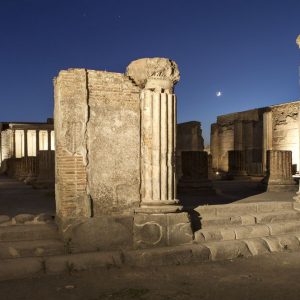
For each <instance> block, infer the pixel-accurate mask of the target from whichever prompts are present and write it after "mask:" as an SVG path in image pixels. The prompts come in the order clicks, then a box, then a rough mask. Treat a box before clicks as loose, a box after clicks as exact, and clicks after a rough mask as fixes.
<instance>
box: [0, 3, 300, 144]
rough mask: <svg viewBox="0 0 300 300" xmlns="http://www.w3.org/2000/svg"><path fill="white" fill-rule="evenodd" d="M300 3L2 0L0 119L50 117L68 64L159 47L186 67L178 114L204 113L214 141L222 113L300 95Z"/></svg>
mask: <svg viewBox="0 0 300 300" xmlns="http://www.w3.org/2000/svg"><path fill="white" fill-rule="evenodd" d="M299 12H300V1H299V0H282V1H276V0H273V1H271V0H263V1H262V0H260V1H257V0H251V1H246V0H239V1H238V0H198V1H197V0H185V1H182V0H176V1H174V0H173V1H169V0H160V1H157V0H152V1H143V0H140V1H136V0H107V1H102V0H97V1H96V0H72V1H71V0H70V1H69V0H59V1H58V0H51V1H50V0H49V1H48V0H42V1H41V0H0V38H1V40H0V62H1V64H0V65H1V72H0V103H1V110H0V120H1V121H10V120H13V121H43V120H45V119H46V118H47V117H48V116H51V115H52V112H53V85H52V79H53V77H54V76H56V75H57V73H58V72H59V70H61V69H66V68H71V67H82V68H90V69H99V70H104V69H106V70H108V71H115V72H124V71H125V68H126V66H127V65H128V64H129V62H130V61H132V60H134V59H137V58H141V57H155V56H160V57H169V58H171V59H173V60H175V61H176V62H177V63H178V65H179V68H180V72H181V80H180V82H179V83H178V85H177V87H176V94H177V96H178V121H179V122H184V121H189V120H199V121H201V122H202V127H203V131H204V137H205V143H209V131H210V124H211V123H213V122H214V121H215V119H216V116H217V115H221V114H226V113H230V112H235V111H242V110H247V109H251V108H255V107H262V106H266V105H271V104H277V103H281V102H287V101H292V100H297V99H300V88H299V83H298V81H299V76H298V66H299V65H300V51H299V49H297V46H296V44H295V40H296V37H297V35H298V34H300V17H299ZM217 91H222V93H223V94H222V96H221V97H217V96H216V92H217Z"/></svg>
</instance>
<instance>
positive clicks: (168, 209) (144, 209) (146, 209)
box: [134, 199, 182, 214]
mask: <svg viewBox="0 0 300 300" xmlns="http://www.w3.org/2000/svg"><path fill="white" fill-rule="evenodd" d="M181 211H182V206H181V205H179V200H176V199H174V200H161V201H142V203H141V206H140V207H138V208H136V209H135V210H134V212H135V213H149V214H155V213H177V212H181Z"/></svg>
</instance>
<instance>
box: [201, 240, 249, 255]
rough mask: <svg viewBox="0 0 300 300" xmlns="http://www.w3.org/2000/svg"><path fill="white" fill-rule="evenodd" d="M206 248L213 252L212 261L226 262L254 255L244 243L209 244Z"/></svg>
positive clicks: (224, 242) (221, 242)
mask: <svg viewBox="0 0 300 300" xmlns="http://www.w3.org/2000/svg"><path fill="white" fill-rule="evenodd" d="M205 246H206V247H208V248H209V249H210V251H211V257H210V258H211V260H226V259H233V258H238V257H248V256H251V255H252V254H251V252H250V250H249V248H248V247H247V244H246V243H245V242H244V241H238V240H236V241H220V242H209V243H206V244H205Z"/></svg>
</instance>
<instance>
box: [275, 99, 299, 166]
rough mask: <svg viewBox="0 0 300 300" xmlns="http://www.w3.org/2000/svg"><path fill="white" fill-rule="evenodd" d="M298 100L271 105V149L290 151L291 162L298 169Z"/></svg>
mask: <svg viewBox="0 0 300 300" xmlns="http://www.w3.org/2000/svg"><path fill="white" fill-rule="evenodd" d="M299 105H300V101H299V102H294V103H286V104H282V105H276V106H273V107H272V110H271V111H272V121H273V122H272V123H273V124H272V126H273V135H272V148H273V150H290V151H292V163H293V164H297V169H298V170H299V135H298V121H297V119H298V107H299Z"/></svg>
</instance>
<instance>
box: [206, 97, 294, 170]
mask: <svg viewBox="0 0 300 300" xmlns="http://www.w3.org/2000/svg"><path fill="white" fill-rule="evenodd" d="M299 104H300V101H296V102H291V103H284V104H280V105H274V106H270V107H263V108H258V109H253V110H248V111H244V112H238V113H232V114H228V115H223V116H218V117H217V123H215V124H213V125H212V130H211V153H212V164H213V169H214V170H218V171H223V172H228V170H229V165H228V161H229V158H228V151H233V150H237V151H244V152H245V163H246V166H245V168H246V171H247V174H248V175H264V174H265V172H266V151H268V150H290V151H292V157H293V158H292V159H293V164H297V165H298V170H299V158H298V156H299V155H298V154H299V149H298V148H299V147H298V145H299V138H298V127H297V117H298V110H297V108H298V106H299Z"/></svg>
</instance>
